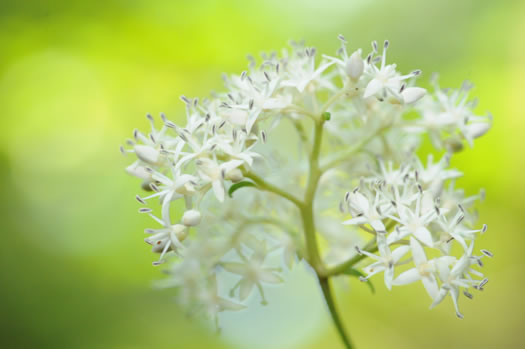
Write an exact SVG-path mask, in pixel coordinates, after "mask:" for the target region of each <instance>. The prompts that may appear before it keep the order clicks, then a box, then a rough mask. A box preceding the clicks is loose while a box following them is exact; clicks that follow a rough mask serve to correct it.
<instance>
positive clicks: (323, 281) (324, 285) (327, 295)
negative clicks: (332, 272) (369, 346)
mask: <svg viewBox="0 0 525 349" xmlns="http://www.w3.org/2000/svg"><path fill="white" fill-rule="evenodd" d="M319 284H320V285H321V290H322V291H323V296H324V299H325V301H326V305H327V306H328V310H329V311H330V315H331V316H332V320H333V322H334V325H335V327H336V329H337V332H338V333H339V336H340V337H341V340H342V341H343V343H344V345H345V348H346V349H352V348H353V345H352V343H351V342H350V338H349V336H348V335H347V334H346V332H345V329H344V326H343V322H342V321H341V318H340V317H339V314H338V313H337V309H336V306H335V302H334V298H333V296H332V291H331V289H330V282H329V280H328V278H325V277H319Z"/></svg>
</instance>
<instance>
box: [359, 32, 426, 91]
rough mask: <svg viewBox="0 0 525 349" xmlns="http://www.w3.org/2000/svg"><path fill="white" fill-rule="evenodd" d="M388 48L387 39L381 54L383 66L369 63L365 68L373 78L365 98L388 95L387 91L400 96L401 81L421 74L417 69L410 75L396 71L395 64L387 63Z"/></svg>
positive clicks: (366, 72)
mask: <svg viewBox="0 0 525 349" xmlns="http://www.w3.org/2000/svg"><path fill="white" fill-rule="evenodd" d="M387 48H388V41H385V44H384V46H383V54H382V55H381V66H380V67H379V68H377V67H376V66H375V65H374V64H369V65H368V66H367V69H366V70H365V74H366V75H367V76H369V77H370V78H371V80H370V82H369V83H368V85H367V86H366V89H365V94H364V95H363V98H368V97H370V96H374V95H376V96H378V97H379V98H384V97H386V93H387V92H388V93H390V94H391V95H393V96H395V97H398V96H399V94H400V90H401V86H402V85H401V82H402V81H403V80H406V79H409V78H411V77H414V76H417V75H419V74H420V71H415V72H413V73H411V74H408V75H400V74H399V73H398V72H397V71H396V65H395V64H388V65H387V64H386V51H387Z"/></svg>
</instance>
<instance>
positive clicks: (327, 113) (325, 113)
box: [323, 111, 332, 121]
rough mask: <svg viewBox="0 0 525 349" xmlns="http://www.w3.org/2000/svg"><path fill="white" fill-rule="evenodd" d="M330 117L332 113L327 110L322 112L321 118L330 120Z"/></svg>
mask: <svg viewBox="0 0 525 349" xmlns="http://www.w3.org/2000/svg"><path fill="white" fill-rule="evenodd" d="M331 117H332V115H331V114H330V113H329V112H327V111H325V112H324V113H323V119H325V120H326V121H328V120H330V118H331Z"/></svg>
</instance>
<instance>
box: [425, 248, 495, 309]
mask: <svg viewBox="0 0 525 349" xmlns="http://www.w3.org/2000/svg"><path fill="white" fill-rule="evenodd" d="M473 248H474V244H471V245H470V246H469V248H468V250H467V251H466V252H465V254H464V255H463V256H462V257H461V258H460V259H459V260H458V261H456V262H455V264H454V266H453V267H452V269H450V268H449V265H451V264H452V263H450V262H449V261H445V262H443V263H440V264H439V266H438V269H439V270H438V271H439V274H438V275H439V278H440V279H441V281H442V285H441V288H440V290H439V293H438V294H437V296H436V297H435V298H434V302H433V303H432V305H431V308H433V307H435V306H436V305H438V304H439V303H441V302H442V301H443V299H445V297H446V296H447V294H448V293H450V295H451V297H452V301H453V302H454V307H455V309H456V315H457V316H458V317H459V318H463V314H461V312H460V311H459V306H458V298H459V293H460V288H461V287H463V288H465V289H468V288H470V287H471V286H473V287H475V288H478V289H479V288H483V286H484V285H485V284H486V282H487V281H488V280H487V279H483V280H481V281H478V280H474V279H473V278H472V277H471V276H470V275H469V274H474V275H475V276H478V277H483V274H481V273H480V272H478V271H476V270H474V269H472V268H470V266H471V265H473V264H479V257H473V256H472V250H473ZM485 280H487V281H485ZM480 285H481V286H480ZM465 292H466V293H465V295H466V296H467V297H468V298H472V295H471V294H470V293H468V291H466V290H465Z"/></svg>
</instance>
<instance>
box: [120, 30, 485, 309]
mask: <svg viewBox="0 0 525 349" xmlns="http://www.w3.org/2000/svg"><path fill="white" fill-rule="evenodd" d="M339 40H340V42H341V47H340V49H339V50H338V52H337V55H336V56H335V57H332V56H326V55H323V56H322V57H321V58H320V59H319V58H318V57H317V56H318V55H317V53H316V49H315V48H311V47H305V46H304V43H297V42H292V43H291V50H284V51H283V53H282V54H281V55H278V54H277V53H275V52H272V53H270V54H262V55H261V57H262V61H261V62H259V63H258V62H257V60H256V59H255V58H253V57H251V56H249V64H248V69H247V70H246V71H243V72H242V73H241V74H239V75H233V76H225V77H224V81H225V86H226V92H224V93H215V94H213V95H212V96H211V97H210V98H206V99H202V100H201V99H198V98H188V97H185V96H182V97H181V100H182V101H183V103H184V104H185V106H186V121H185V124H184V125H182V126H180V125H178V124H176V123H174V122H173V121H171V120H169V119H168V118H167V117H166V116H165V115H164V114H161V115H160V118H159V119H156V120H155V119H154V118H153V117H152V116H151V115H149V114H148V115H147V119H148V120H149V122H150V124H151V131H150V132H149V133H148V134H143V133H141V132H140V131H138V130H135V131H134V132H133V139H130V140H128V141H127V146H125V147H124V146H123V147H121V151H122V153H123V154H124V155H129V154H134V155H135V156H136V160H135V162H134V163H132V164H131V165H130V166H129V167H127V169H126V170H127V172H128V173H129V174H131V175H133V176H136V177H138V178H140V179H141V180H142V189H143V190H145V191H149V192H150V193H149V194H141V195H137V196H136V199H137V201H138V202H139V203H140V204H141V205H142V207H141V208H140V209H139V212H140V213H144V214H147V215H149V216H150V217H151V218H152V219H153V220H154V222H155V223H156V224H158V225H160V228H158V227H157V228H155V229H146V231H145V232H146V233H147V234H148V235H149V236H148V237H147V238H146V239H145V241H146V242H147V243H148V244H150V245H152V246H153V248H152V250H153V252H155V253H158V254H160V257H159V258H158V259H157V260H156V261H155V262H154V265H159V264H163V263H165V262H166V261H170V263H168V264H167V265H166V267H165V269H164V271H165V272H166V274H167V275H168V276H167V277H166V278H165V279H163V280H161V281H160V282H159V284H160V285H162V286H165V287H177V288H179V292H178V297H179V299H180V300H181V303H183V304H185V305H190V306H191V307H192V309H193V310H195V311H196V312H204V313H206V314H209V315H211V316H213V317H215V318H216V319H217V314H218V313H219V312H220V311H223V310H240V309H243V308H244V307H245V306H246V301H247V299H248V298H249V296H250V295H252V294H253V293H254V292H253V291H254V290H257V291H258V293H259V296H260V298H261V300H262V302H263V303H266V299H265V297H264V286H265V285H267V284H276V283H280V282H282V281H283V280H284V279H285V276H286V271H287V270H289V269H290V268H291V267H292V266H293V264H294V262H295V261H298V260H303V259H304V260H305V261H306V262H307V263H309V264H311V265H312V266H313V267H314V269H316V270H318V271H319V270H322V271H323V273H325V274H323V275H324V276H327V275H328V276H332V275H337V274H338V273H339V272H341V273H344V268H343V266H345V265H348V261H352V260H355V259H356V257H365V256H367V257H370V258H371V259H373V260H374V261H375V262H374V263H373V264H371V265H369V266H367V267H365V268H364V269H363V271H364V273H365V274H366V276H365V274H362V276H361V279H362V280H368V278H369V277H371V276H372V275H374V274H377V273H379V272H384V280H385V284H386V286H387V287H388V288H391V287H392V286H395V285H403V284H406V283H410V282H413V281H416V280H421V281H422V282H423V285H424V287H425V289H426V290H427V292H428V293H429V295H430V296H431V298H432V300H433V303H432V304H433V305H436V304H438V303H440V302H441V301H442V300H443V299H444V298H445V296H446V295H447V294H451V295H452V299H453V301H454V304H455V306H456V312H457V314H458V316H462V315H461V313H460V312H459V309H458V307H457V299H458V296H459V290H460V289H462V290H463V291H464V292H463V293H464V294H465V295H466V296H467V297H469V298H472V294H471V293H470V292H469V289H470V288H471V287H473V288H475V289H478V290H482V289H483V287H484V286H485V284H486V283H487V279H486V278H483V275H482V274H481V273H480V272H479V271H477V270H475V269H474V268H473V267H475V266H476V265H478V266H482V262H481V257H482V256H483V255H484V256H489V257H492V254H491V253H490V252H488V251H486V250H481V253H482V255H480V256H476V255H474V254H473V253H474V250H473V246H474V240H475V238H476V237H477V235H478V234H479V233H483V232H484V231H485V230H486V226H485V225H484V226H482V227H481V228H480V227H478V228H476V227H475V221H476V218H477V217H476V213H475V210H474V207H473V203H474V201H475V200H476V199H478V198H481V197H482V196H483V195H482V194H480V195H475V196H470V197H466V196H465V194H464V193H463V191H461V190H458V189H456V188H455V187H454V181H455V179H456V178H458V177H460V176H461V175H462V174H461V173H460V172H459V171H456V170H451V169H449V168H448V166H449V159H450V157H451V156H452V155H453V153H454V152H456V151H459V150H461V149H462V148H463V143H464V142H466V143H468V144H469V145H471V146H472V143H473V139H474V138H477V137H479V136H481V135H483V134H484V133H486V131H487V130H488V129H489V128H490V123H491V117H490V116H476V115H474V114H473V111H472V108H473V107H474V103H473V102H471V101H469V100H468V99H467V91H468V89H469V88H470V85H468V84H464V85H463V87H462V88H460V89H459V90H442V89H440V88H439V87H438V86H437V83H435V86H436V91H435V93H434V94H428V93H427V91H426V89H424V88H421V87H418V86H415V81H416V79H417V77H418V76H420V75H421V71H420V70H414V71H412V72H411V73H408V74H401V73H399V72H398V71H397V70H396V65H395V64H388V63H387V55H386V53H387V49H388V47H389V43H388V41H385V42H384V44H383V45H382V48H381V50H380V49H379V47H378V44H377V43H376V42H373V43H372V49H371V52H370V53H369V54H368V55H367V56H366V57H363V56H362V50H361V49H358V50H356V51H354V52H353V53H351V54H348V52H347V42H346V39H345V38H344V37H342V36H339ZM379 51H381V52H379ZM414 112H417V115H418V116H417V117H414ZM409 114H410V115H409ZM322 133H326V134H327V135H326V136H324V137H322ZM424 134H429V135H430V137H431V140H432V142H433V144H434V146H435V150H436V152H444V153H445V155H442V156H443V157H442V159H441V160H440V161H438V162H437V163H434V162H433V159H432V158H430V159H429V161H428V164H426V165H423V164H422V163H421V162H420V161H419V160H418V159H417V157H416V156H415V155H414V154H415V151H416V150H417V148H418V146H419V143H420V141H421V139H422V136H423V135H424ZM295 142H296V143H297V144H298V148H299V151H298V152H295V151H293V150H292V149H295V148H294V147H292V146H290V143H295ZM285 149H289V150H288V151H285ZM349 187H355V189H354V190H352V191H350V192H347V193H346V194H344V192H345V191H346V190H347V189H346V188H349ZM243 188H244V189H243ZM341 195H343V196H344V198H343V200H342V201H341V200H340V198H341ZM152 201H155V202H158V203H159V204H160V205H159V207H158V210H159V211H160V215H159V214H157V215H155V214H154V213H153V211H154V208H153V207H152V206H153V205H152V204H151V203H152ZM178 203H180V205H179V204H178ZM182 205H183V206H184V209H182ZM338 207H339V210H340V211H341V213H339V217H338V216H337V208H338ZM181 211H183V213H182V214H180V212H181ZM177 212H179V214H180V215H179V216H178V217H177V218H176V217H175V214H176V213H177ZM341 215H350V216H351V218H350V219H347V220H345V218H344V217H342V216H341ZM343 220H344V225H343V224H341V221H343ZM312 224H313V228H312ZM307 228H308V229H307ZM308 234H315V235H316V238H314V239H313V240H312V239H309V238H308V236H307V235H308ZM367 237H369V238H370V241H369V242H368V243H367V242H366V241H367ZM316 239H324V240H325V241H326V244H325V245H326V246H327V248H326V249H324V250H322V251H319V252H318V253H317V254H318V255H319V256H318V257H317V256H315V253H312V251H314V252H315V251H316V250H317V249H319V250H320V248H319V247H318V246H312V241H316ZM453 243H458V244H459V245H460V246H461V251H462V254H461V255H459V256H457V257H456V256H454V255H453V254H452V251H456V249H452V248H451V246H452V244H453ZM397 245H398V246H397ZM396 246H397V247H396ZM430 249H433V250H435V252H434V253H432V256H433V258H431V259H429V258H427V254H426V252H425V250H430ZM376 251H378V252H379V254H378V255H376V254H375V252H376ZM275 254H280V255H281V256H282V263H278V262H276V259H275V258H270V257H269V256H270V255H275ZM360 260H362V259H360ZM410 263H413V264H414V267H413V268H411V269H406V268H405V266H406V267H408V266H409V265H410ZM319 265H322V266H323V267H322V268H321V267H319ZM352 267H353V268H357V267H356V266H353V265H352ZM403 268H405V269H406V270H402V269H403ZM400 269H401V270H400ZM330 271H332V273H331V274H330ZM326 273H327V274H326ZM225 274H229V275H230V279H231V276H234V277H237V280H238V282H237V283H236V284H235V285H233V287H230V288H229V289H226V290H225V286H224V285H227V282H226V281H223V279H224V278H223V275H225ZM396 274H397V275H396ZM226 288H228V287H226Z"/></svg>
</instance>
